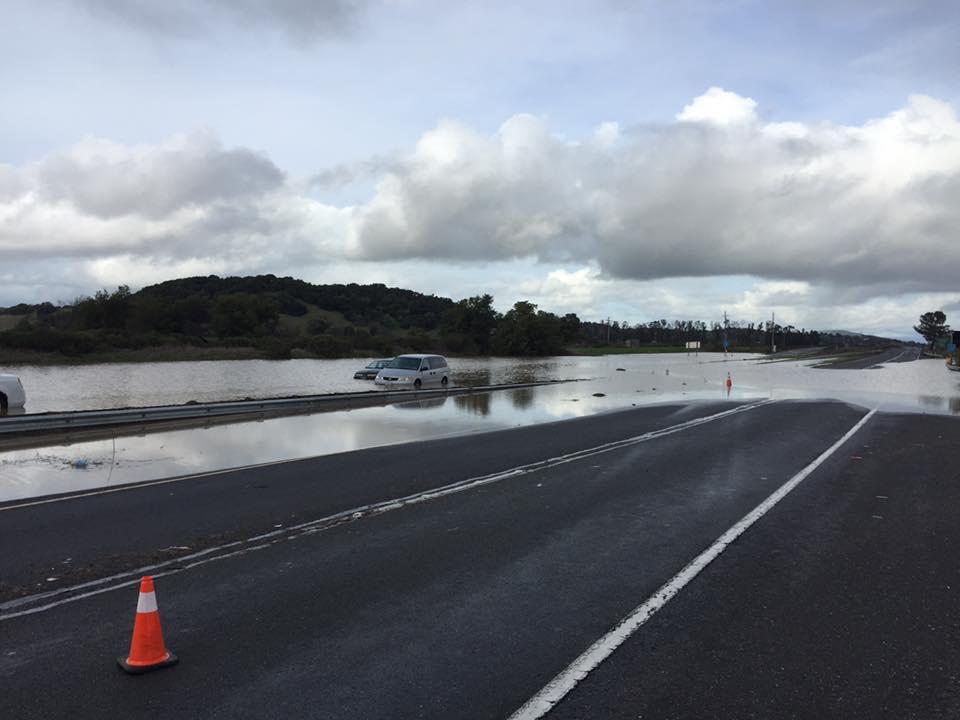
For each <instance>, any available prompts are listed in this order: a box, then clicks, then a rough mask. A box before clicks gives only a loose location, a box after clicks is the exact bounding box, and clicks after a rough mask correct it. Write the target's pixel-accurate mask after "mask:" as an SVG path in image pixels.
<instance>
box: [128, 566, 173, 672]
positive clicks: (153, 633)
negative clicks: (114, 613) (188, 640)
mask: <svg viewBox="0 0 960 720" xmlns="http://www.w3.org/2000/svg"><path fill="white" fill-rule="evenodd" d="M117 662H118V663H120V667H122V668H123V669H124V670H126V671H127V672H128V673H134V674H139V673H145V672H150V671H151V670H159V669H160V668H164V667H167V666H169V665H175V664H176V662H177V656H176V655H174V654H173V653H172V652H170V651H169V650H167V648H166V647H164V645H163V632H162V631H161V630H160V612H159V611H158V610H157V596H156V593H154V591H153V578H152V577H150V576H149V575H147V576H145V577H144V578H143V580H141V581H140V599H139V600H138V601H137V619H136V620H135V621H134V623H133V639H132V640H131V641H130V655H129V656H128V657H127V658H126V659H124V658H122V657H119V658H117Z"/></svg>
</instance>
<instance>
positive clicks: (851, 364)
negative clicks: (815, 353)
mask: <svg viewBox="0 0 960 720" xmlns="http://www.w3.org/2000/svg"><path fill="white" fill-rule="evenodd" d="M919 359H920V350H919V349H917V348H914V347H893V348H888V349H886V350H882V351H880V352H878V353H875V354H873V355H867V356H866V357H861V358H857V359H856V360H848V361H846V362H833V363H829V364H827V365H823V366H822V367H823V368H825V369H830V370H869V369H871V368H876V367H879V366H880V365H883V364H885V363H905V362H914V361H915V360H919Z"/></svg>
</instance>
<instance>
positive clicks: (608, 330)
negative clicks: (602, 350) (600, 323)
mask: <svg viewBox="0 0 960 720" xmlns="http://www.w3.org/2000/svg"><path fill="white" fill-rule="evenodd" d="M609 344H610V316H609V315H608V316H607V345H609Z"/></svg>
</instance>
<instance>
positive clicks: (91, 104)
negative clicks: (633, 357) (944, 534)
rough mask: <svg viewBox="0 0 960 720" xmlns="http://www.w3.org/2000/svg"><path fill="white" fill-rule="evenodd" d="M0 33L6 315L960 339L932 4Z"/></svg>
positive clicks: (7, 8)
mask: <svg viewBox="0 0 960 720" xmlns="http://www.w3.org/2000/svg"><path fill="white" fill-rule="evenodd" d="M0 10H2V11H3V17H4V20H3V22H2V23H0V118H2V128H3V129H2V132H0V305H9V304H13V303H16V302H39V301H44V300H50V301H54V302H56V301H62V302H69V301H72V300H73V299H74V298H76V297H77V296H79V295H85V294H91V293H93V292H94V291H95V290H96V289H98V288H101V287H107V288H111V289H112V288H115V287H116V286H117V285H120V284H127V285H130V286H131V287H132V288H134V289H137V288H140V287H142V286H143V285H146V284H150V283H154V282H158V281H161V280H166V279H170V278H175V277H183V276H187V275H197V274H211V273H214V274H218V275H231V274H232V275H250V274H259V273H274V274H276V275H292V276H294V277H299V278H303V279H305V280H308V281H311V282H360V283H364V282H383V283H386V284H388V285H394V286H400V287H408V288H412V289H416V290H419V291H422V292H427V293H436V294H439V295H445V296H448V297H453V298H455V299H459V298H461V297H465V296H468V295H472V294H479V293H483V292H490V293H492V294H493V295H494V296H495V300H496V304H497V306H498V307H499V308H500V309H506V308H507V307H509V306H510V305H512V304H513V303H514V302H515V301H517V300H519V299H529V300H532V301H533V302H536V303H538V304H539V305H540V306H541V307H542V308H544V309H547V310H551V311H554V312H558V313H564V312H576V313H578V314H579V315H580V316H581V318H583V319H591V320H596V319H601V318H606V317H607V316H610V317H612V319H615V320H620V321H629V322H631V323H634V322H640V321H648V320H651V319H659V318H667V319H675V318H683V319H700V320H706V321H711V320H717V319H720V318H722V314H723V311H724V310H726V311H727V312H728V313H729V315H730V317H731V318H733V319H735V320H742V321H745V322H746V321H754V322H756V321H759V320H761V319H763V318H767V317H769V315H770V313H771V312H772V311H775V312H776V313H777V320H778V322H782V323H785V324H786V323H790V324H794V325H796V326H797V327H808V328H810V327H815V328H820V329H839V328H842V329H849V330H856V331H861V332H869V333H877V334H885V335H891V336H900V337H908V338H916V336H915V335H913V333H912V332H911V331H910V326H911V325H912V324H914V323H915V322H916V319H917V316H919V314H920V313H921V312H923V311H926V310H931V309H938V308H942V309H944V310H945V311H946V312H947V315H948V321H951V320H952V321H953V323H954V324H955V325H957V326H958V327H960V278H958V275H960V232H958V228H960V119H958V115H957V112H958V110H960V80H958V74H957V70H958V68H960V43H958V42H957V38H958V37H960V3H956V2H953V0H942V1H932V0H931V1H926V0H869V1H866V0H864V1H861V0H832V1H830V0H806V1H804V2H800V1H799V0H798V1H797V2H768V1H767V0H728V1H726V2H724V0H671V2H660V1H654V0H651V1H650V2H642V1H636V2H629V1H628V0H593V1H592V2H587V1H583V2H577V1H573V0H569V1H568V0H551V1H550V2H546V1H544V2H540V1H537V0H531V1H529V2H520V3H517V2H498V1H491V2H483V3H466V2H463V3H460V2H450V0H436V1H434V0H326V1H324V0H273V2H269V3H268V2H259V1H258V0H35V2H33V3H20V2H14V1H13V0H0ZM951 311H954V312H955V313H956V315H955V316H954V315H953V314H952V313H951Z"/></svg>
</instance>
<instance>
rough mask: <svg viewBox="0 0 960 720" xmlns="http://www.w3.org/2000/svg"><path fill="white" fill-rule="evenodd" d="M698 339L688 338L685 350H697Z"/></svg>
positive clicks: (698, 345)
mask: <svg viewBox="0 0 960 720" xmlns="http://www.w3.org/2000/svg"><path fill="white" fill-rule="evenodd" d="M699 349H700V341H699V340H689V341H687V350H699Z"/></svg>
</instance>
